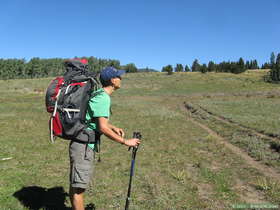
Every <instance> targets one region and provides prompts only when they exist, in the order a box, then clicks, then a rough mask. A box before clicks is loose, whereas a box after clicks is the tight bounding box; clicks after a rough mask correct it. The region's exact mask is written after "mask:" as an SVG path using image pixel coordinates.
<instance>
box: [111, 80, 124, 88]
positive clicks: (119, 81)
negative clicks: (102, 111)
mask: <svg viewBox="0 0 280 210" xmlns="http://www.w3.org/2000/svg"><path fill="white" fill-rule="evenodd" d="M121 81H122V78H121V77H115V78H112V79H111V82H112V84H113V85H114V87H115V89H119V88H120V87H121Z"/></svg>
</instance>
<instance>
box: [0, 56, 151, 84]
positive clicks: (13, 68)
mask: <svg viewBox="0 0 280 210" xmlns="http://www.w3.org/2000/svg"><path fill="white" fill-rule="evenodd" d="M82 58H86V59H87V60H88V64H89V71H93V72H97V71H100V70H101V69H102V68H104V67H106V66H113V67H115V68H117V69H124V70H126V71H127V72H137V71H138V69H137V67H136V65H135V64H134V63H129V64H126V65H124V66H122V65H121V64H120V61H118V60H113V59H100V58H95V57H82ZM65 60H66V59H62V58H51V59H40V58H37V57H35V58H32V59H31V60H30V61H29V62H26V60H25V59H0V79H22V78H40V77H54V76H58V75H63V74H64V72H65V67H64V62H65ZM150 70H151V69H149V68H148V67H147V68H146V69H144V70H143V71H150Z"/></svg>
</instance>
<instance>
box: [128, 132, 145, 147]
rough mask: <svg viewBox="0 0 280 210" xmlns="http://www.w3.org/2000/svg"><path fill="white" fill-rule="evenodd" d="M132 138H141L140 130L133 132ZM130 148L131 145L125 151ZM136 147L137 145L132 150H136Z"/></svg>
mask: <svg viewBox="0 0 280 210" xmlns="http://www.w3.org/2000/svg"><path fill="white" fill-rule="evenodd" d="M133 138H136V139H141V138H142V135H141V133H140V132H133ZM130 149H131V147H129V148H128V150H127V151H130ZM137 149H138V146H136V147H133V150H137Z"/></svg>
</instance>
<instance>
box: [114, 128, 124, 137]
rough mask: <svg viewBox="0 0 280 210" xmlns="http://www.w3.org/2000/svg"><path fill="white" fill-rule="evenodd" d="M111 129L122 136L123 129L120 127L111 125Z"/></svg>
mask: <svg viewBox="0 0 280 210" xmlns="http://www.w3.org/2000/svg"><path fill="white" fill-rule="evenodd" d="M112 130H113V131H114V132H115V133H116V134H118V135H119V136H121V137H124V131H123V129H121V128H117V127H112Z"/></svg>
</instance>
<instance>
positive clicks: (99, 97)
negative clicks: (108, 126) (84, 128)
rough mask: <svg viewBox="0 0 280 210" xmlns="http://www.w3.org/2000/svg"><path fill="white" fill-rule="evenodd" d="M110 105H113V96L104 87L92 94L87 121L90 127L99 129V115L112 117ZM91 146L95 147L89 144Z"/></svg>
mask: <svg viewBox="0 0 280 210" xmlns="http://www.w3.org/2000/svg"><path fill="white" fill-rule="evenodd" d="M110 106H111V98H110V96H109V95H108V94H107V93H106V92H105V91H104V89H103V88H100V89H98V90H96V91H95V92H93V93H92V96H91V98H90V100H89V103H88V110H87V113H86V122H87V125H88V129H91V130H94V131H98V132H99V125H98V119H97V118H98V117H106V118H108V119H109V117H110ZM89 147H91V148H92V149H94V144H89Z"/></svg>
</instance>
